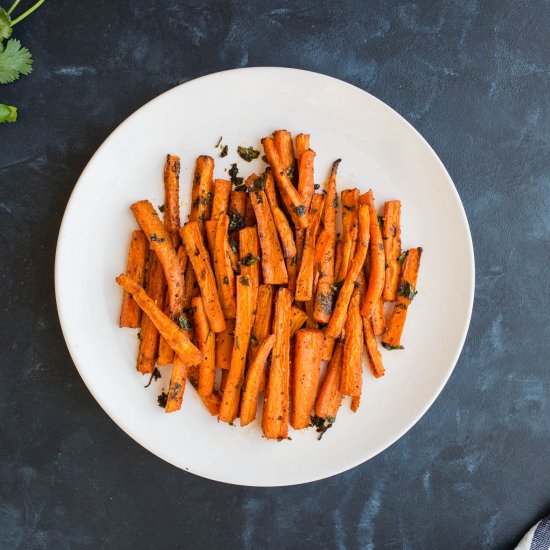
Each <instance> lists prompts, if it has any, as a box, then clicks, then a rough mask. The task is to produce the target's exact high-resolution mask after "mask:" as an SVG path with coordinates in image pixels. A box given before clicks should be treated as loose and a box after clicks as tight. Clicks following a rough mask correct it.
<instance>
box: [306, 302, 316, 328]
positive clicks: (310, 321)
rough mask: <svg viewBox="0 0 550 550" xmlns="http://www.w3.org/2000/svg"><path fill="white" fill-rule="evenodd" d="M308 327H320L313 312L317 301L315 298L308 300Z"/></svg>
mask: <svg viewBox="0 0 550 550" xmlns="http://www.w3.org/2000/svg"><path fill="white" fill-rule="evenodd" d="M305 304H306V309H305V311H306V315H307V321H306V328H319V323H318V322H317V321H316V320H315V319H314V318H313V313H314V311H315V302H314V301H313V300H308V301H307V302H306V303H305Z"/></svg>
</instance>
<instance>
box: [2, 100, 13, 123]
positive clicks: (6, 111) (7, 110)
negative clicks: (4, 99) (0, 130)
mask: <svg viewBox="0 0 550 550" xmlns="http://www.w3.org/2000/svg"><path fill="white" fill-rule="evenodd" d="M16 120H17V107H12V106H11V105H4V104H3V103H0V124H1V123H2V122H15V121H16Z"/></svg>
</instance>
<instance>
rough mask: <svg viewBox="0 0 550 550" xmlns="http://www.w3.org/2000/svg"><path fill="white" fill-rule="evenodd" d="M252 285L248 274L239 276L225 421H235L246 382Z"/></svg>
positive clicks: (224, 400) (223, 405)
mask: <svg viewBox="0 0 550 550" xmlns="http://www.w3.org/2000/svg"><path fill="white" fill-rule="evenodd" d="M252 307H253V303H252V286H251V285H250V281H249V278H248V277H247V276H246V275H239V276H238V277H237V320H236V322H235V341H234V345H233V352H232V354H231V367H230V368H229V374H228V377H227V384H226V385H225V389H224V392H223V397H222V403H221V406H220V414H219V416H218V418H219V419H220V420H221V421H223V422H233V420H235V418H236V417H237V413H238V411H239V401H240V397H241V388H242V385H243V382H244V371H245V366H246V355H247V352H248V345H249V342H250V334H251V332H252Z"/></svg>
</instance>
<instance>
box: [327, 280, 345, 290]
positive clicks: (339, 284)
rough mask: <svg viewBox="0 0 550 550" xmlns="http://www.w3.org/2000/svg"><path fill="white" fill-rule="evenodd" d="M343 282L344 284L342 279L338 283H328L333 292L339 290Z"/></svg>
mask: <svg viewBox="0 0 550 550" xmlns="http://www.w3.org/2000/svg"><path fill="white" fill-rule="evenodd" d="M343 284H344V281H340V282H339V283H334V284H333V285H330V288H332V290H334V292H340V290H341V289H342V285H343Z"/></svg>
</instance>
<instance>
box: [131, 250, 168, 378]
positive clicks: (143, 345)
mask: <svg viewBox="0 0 550 550" xmlns="http://www.w3.org/2000/svg"><path fill="white" fill-rule="evenodd" d="M147 294H149V296H150V297H151V300H153V302H154V303H155V304H156V305H157V307H158V308H159V309H160V310H162V309H163V307H164V297H165V295H166V279H165V278H164V271H163V270H162V265H160V262H159V260H158V258H157V257H156V256H155V255H154V254H153V256H152V258H151V260H150V262H149V273H148V277H147ZM158 345H159V332H158V330H157V327H156V326H155V325H154V324H153V322H152V321H151V319H149V317H147V315H142V317H141V329H140V331H139V352H138V360H137V370H138V371H139V372H141V373H143V374H145V373H151V372H153V370H154V369H155V361H156V359H157V350H158Z"/></svg>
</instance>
